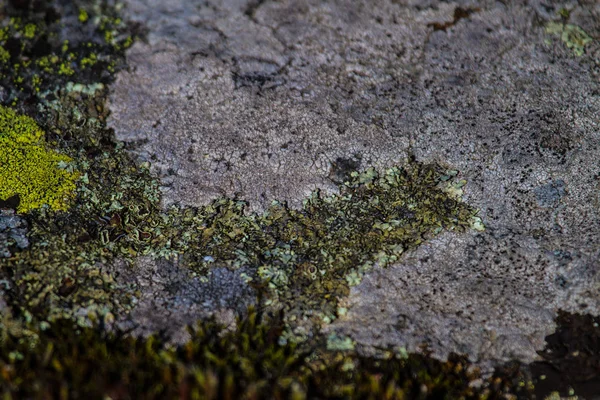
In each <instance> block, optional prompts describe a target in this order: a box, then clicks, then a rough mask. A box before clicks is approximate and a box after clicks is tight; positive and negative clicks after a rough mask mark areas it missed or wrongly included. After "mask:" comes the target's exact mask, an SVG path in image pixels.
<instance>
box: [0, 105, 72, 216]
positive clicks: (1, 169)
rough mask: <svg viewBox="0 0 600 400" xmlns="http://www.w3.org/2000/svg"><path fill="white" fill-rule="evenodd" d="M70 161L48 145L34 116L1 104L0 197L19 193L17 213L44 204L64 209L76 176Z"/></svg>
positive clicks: (2, 198)
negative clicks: (71, 168) (68, 166)
mask: <svg viewBox="0 0 600 400" xmlns="http://www.w3.org/2000/svg"><path fill="white" fill-rule="evenodd" d="M69 162H71V159H70V158H69V157H68V156H66V155H64V154H60V153H57V152H56V151H54V150H52V149H50V148H49V147H48V145H47V144H46V141H45V140H44V132H43V131H42V130H41V129H40V128H39V126H38V125H37V124H36V123H35V121H34V120H32V119H31V118H29V117H27V116H24V115H18V114H17V113H16V112H14V111H13V110H11V109H10V108H6V107H1V106H0V200H6V199H8V198H10V197H12V196H15V195H18V196H19V198H20V203H19V207H18V211H19V212H20V213H25V212H28V211H31V210H33V209H36V208H40V207H42V206H43V205H44V204H47V205H48V206H50V208H52V209H54V210H66V209H67V208H68V205H69V201H70V199H71V198H72V197H73V193H74V190H75V180H76V179H77V173H75V172H73V171H69V170H68V169H67V168H66V167H67V165H68V163H69Z"/></svg>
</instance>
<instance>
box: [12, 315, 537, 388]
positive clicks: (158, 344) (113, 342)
mask: <svg viewBox="0 0 600 400" xmlns="http://www.w3.org/2000/svg"><path fill="white" fill-rule="evenodd" d="M281 330H282V320H281V319H280V318H278V317H275V318H266V316H265V315H264V314H260V313H257V312H256V311H254V310H250V311H249V312H248V313H247V316H246V317H245V318H242V319H239V320H238V323H237V328H236V329H234V330H229V331H224V330H223V328H222V327H221V326H219V325H218V324H216V323H214V322H213V321H205V322H201V323H199V324H197V325H196V326H195V327H194V328H192V329H190V334H191V340H190V341H189V342H187V343H186V344H184V345H182V346H179V347H176V348H174V347H170V346H168V345H166V344H165V342H164V341H163V340H162V339H161V338H160V337H159V336H156V335H152V336H150V337H148V338H145V339H144V338H134V337H131V336H128V335H126V334H124V333H123V332H120V331H114V332H112V333H107V332H106V331H105V330H104V328H103V327H102V326H97V327H93V328H75V327H73V326H72V324H71V323H70V322H69V321H66V320H61V321H56V322H54V323H52V324H50V325H48V326H47V327H46V329H45V330H44V331H41V332H39V334H38V335H37V336H36V337H35V338H32V339H30V340H28V341H23V340H22V339H21V338H20V337H21V336H19V335H17V336H15V334H14V332H12V331H11V329H10V326H7V325H6V324H4V325H3V327H2V331H1V332H2V336H1V339H2V340H1V342H0V391H1V392H2V393H3V394H4V396H5V397H4V398H9V399H10V398H57V399H58V398H61V399H62V398H64V399H66V398H73V399H77V398H90V397H91V398H104V397H106V396H108V397H110V398H113V399H139V398H144V399H153V398H157V399H158V398H161V399H172V398H173V399H175V398H179V399H182V398H183V399H188V398H191V399H242V398H246V399H283V398H289V399H307V398H330V399H341V398H345V399H352V398H356V399H363V398H373V399H375V398H377V399H459V398H461V399H502V398H509V397H508V396H510V394H509V393H513V394H516V393H518V394H520V395H521V396H527V395H528V394H529V393H530V389H529V388H528V387H529V386H528V385H523V386H521V385H520V384H521V383H522V382H525V381H526V380H527V376H526V375H525V374H523V373H521V372H519V371H513V372H512V373H510V374H506V375H505V377H504V378H500V377H497V376H495V377H492V378H490V379H488V380H484V379H481V376H480V374H479V371H478V370H477V369H476V368H472V366H471V365H470V364H469V362H468V361H467V360H466V359H465V358H464V357H459V356H451V357H450V359H449V360H448V361H446V362H441V361H436V360H433V359H431V358H429V357H427V356H426V355H416V354H413V355H407V356H405V357H397V356H395V355H393V353H389V352H384V354H382V358H378V359H376V358H370V357H361V356H359V355H357V354H356V353H353V352H340V351H337V352H324V353H323V352H320V351H318V350H317V349H314V348H313V349H307V350H300V349H298V348H297V347H296V345H294V344H280V340H279V338H280V334H281Z"/></svg>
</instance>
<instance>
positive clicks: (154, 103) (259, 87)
mask: <svg viewBox="0 0 600 400" xmlns="http://www.w3.org/2000/svg"><path fill="white" fill-rule="evenodd" d="M126 3H127V5H128V11H127V12H128V13H129V16H130V17H131V18H132V19H134V20H137V21H139V22H142V23H143V24H145V25H146V26H147V27H148V29H149V34H148V38H147V41H146V42H143V43H142V42H140V43H136V44H135V45H134V46H133V47H132V48H131V49H130V50H129V53H128V57H129V63H130V70H129V71H126V72H122V73H121V74H120V75H119V77H118V80H117V82H116V84H115V85H114V86H113V87H112V94H111V99H110V108H111V110H112V117H111V119H110V125H111V126H112V127H113V128H114V129H115V132H116V135H117V138H118V139H120V140H123V141H125V142H128V143H129V144H130V148H132V151H134V152H135V153H136V154H137V155H138V156H139V157H140V159H141V160H148V161H151V162H152V163H153V165H154V171H155V172H156V173H157V174H158V175H159V176H160V177H161V179H162V182H163V190H164V194H165V203H166V204H168V203H173V202H180V203H183V204H190V205H198V204H204V203H206V202H207V201H209V200H210V199H212V198H214V197H216V196H221V195H227V196H232V195H237V196H239V197H241V198H244V199H247V200H249V201H250V202H251V205H252V206H253V207H254V208H255V209H261V208H264V206H265V205H267V204H268V203H269V202H270V201H271V200H272V199H279V200H288V201H289V202H290V204H292V205H293V206H298V205H299V204H300V203H301V200H302V199H303V198H304V197H305V196H306V195H307V194H308V193H309V192H310V190H311V189H313V188H314V187H320V188H323V189H326V190H335V185H334V182H335V181H336V180H338V179H339V174H338V171H337V170H336V168H337V166H339V165H342V164H351V165H355V166H358V167H360V168H363V167H367V166H377V167H382V166H387V165H392V164H394V163H399V162H403V161H404V160H406V159H407V158H408V157H409V156H411V155H414V156H415V157H416V159H417V160H421V161H425V162H439V163H442V164H444V165H448V166H449V167H451V168H455V169H458V170H460V171H461V175H462V177H463V178H464V179H466V180H467V181H468V185H467V186H466V189H465V196H464V199H465V201H467V202H468V203H469V204H471V205H473V206H474V207H477V208H479V209H480V210H481V214H480V215H481V217H482V218H483V220H484V223H485V224H486V227H487V229H486V231H485V232H482V233H477V232H467V233H465V234H454V233H445V234H443V235H441V236H439V237H438V238H436V239H434V240H432V241H430V242H428V243H426V244H425V245H423V246H421V247H420V248H418V249H417V250H416V251H414V252H412V253H410V254H407V255H406V257H405V258H403V259H402V261H401V262H400V263H398V265H395V266H393V267H390V268H388V269H385V270H375V271H373V272H372V273H371V274H369V275H368V276H367V277H366V278H365V279H364V281H363V282H362V283H361V284H360V285H359V286H357V287H355V288H353V290H352V293H351V295H350V296H349V297H348V298H347V299H344V303H345V304H347V305H348V306H349V307H350V310H349V312H348V314H347V315H346V316H345V317H344V318H342V319H340V320H338V321H336V322H335V323H334V324H333V325H331V326H329V327H328V328H327V329H330V330H335V331H336V332H338V333H340V334H347V335H350V336H351V337H352V338H353V339H355V340H356V341H357V344H358V345H359V347H360V348H363V349H364V350H365V351H368V350H369V348H372V346H387V345H393V346H407V347H408V348H409V350H414V349H416V348H417V347H418V345H419V344H421V343H426V344H428V345H429V346H430V348H431V349H432V350H434V354H436V355H438V356H439V357H445V356H446V355H447V354H448V353H449V352H451V351H455V352H461V353H467V354H469V355H470V357H471V358H472V359H473V360H477V361H479V362H481V363H482V364H486V363H488V362H498V361H503V360H507V359H509V358H513V357H516V358H519V359H521V360H523V361H530V360H533V359H534V358H535V357H536V353H535V351H536V350H538V349H540V348H541V347H542V346H543V339H544V336H545V335H547V334H549V333H550V332H552V330H553V328H554V325H553V318H554V315H555V312H556V310H557V309H559V308H562V309H565V310H569V311H585V312H591V313H594V314H598V313H599V312H600V301H599V300H600V295H599V286H600V281H599V278H598V270H599V268H600V262H599V261H598V252H599V249H598V243H599V242H600V224H599V221H600V219H599V217H600V215H599V213H600V209H599V207H600V197H599V196H600V191H599V190H598V189H599V188H598V185H599V176H600V163H598V159H600V149H599V148H598V144H599V140H600V130H599V121H600V108H599V107H600V85H599V75H600V65H599V63H600V46H599V44H598V41H597V40H596V41H592V42H591V43H589V44H587V45H586V47H585V52H584V55H583V56H582V57H576V56H575V55H574V53H573V51H572V50H571V49H570V48H569V47H568V46H567V45H566V43H564V42H563V41H561V39H560V38H558V37H556V36H553V35H551V34H549V33H548V32H547V31H546V29H545V27H546V24H547V23H548V22H549V21H551V20H554V21H560V18H561V17H560V16H559V15H558V14H557V12H558V11H559V9H561V8H562V7H565V8H566V9H569V10H571V12H570V16H569V21H568V23H569V24H574V25H577V26H580V27H581V28H582V29H583V30H584V31H585V32H587V34H588V35H590V36H591V37H596V38H597V37H599V36H600V22H599V21H600V5H599V4H598V3H597V2H593V1H588V2H586V1H583V2H581V1H580V2H564V3H563V2H552V4H546V3H545V2H541V1H519V2H503V1H483V2H478V3H477V4H476V5H475V4H474V3H471V2H468V1H458V2H437V1H427V2H422V1H393V0H379V1H367V0H364V1H357V0H352V1H350V0H347V1H328V2H325V1H307V0H299V1H291V0H289V1H278V2H275V1H259V2H252V1H250V2H247V1H234V0H231V1H219V2H217V1H213V2H211V1H193V0H188V1H183V0H179V1H169V2H163V1H159V0H127V1H126ZM186 301H187V300H186ZM192 301H193V300H192Z"/></svg>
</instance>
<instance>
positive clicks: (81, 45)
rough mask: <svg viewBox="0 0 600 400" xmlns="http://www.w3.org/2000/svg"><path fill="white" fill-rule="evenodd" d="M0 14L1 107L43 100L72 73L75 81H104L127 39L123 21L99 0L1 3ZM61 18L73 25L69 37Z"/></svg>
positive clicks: (116, 63)
mask: <svg viewBox="0 0 600 400" xmlns="http://www.w3.org/2000/svg"><path fill="white" fill-rule="evenodd" d="M2 12H3V13H4V15H6V14H8V15H11V18H4V19H2V20H0V48H1V49H3V51H0V83H1V84H2V85H3V86H4V87H5V88H6V89H7V93H6V96H5V98H4V99H3V103H4V104H5V105H8V104H20V102H19V101H26V102H27V103H29V104H31V103H32V102H37V101H40V100H43V98H44V97H45V96H47V95H49V93H50V92H52V91H53V90H54V89H56V88H57V87H60V86H62V85H64V84H66V83H67V82H68V80H69V79H71V78H72V77H75V76H76V77H77V79H78V80H79V81H80V82H81V83H93V82H96V81H97V80H101V81H102V83H107V81H108V79H109V78H110V74H107V73H106V71H108V70H112V71H115V70H116V69H117V68H118V66H119V65H121V64H120V63H121V60H122V57H121V55H120V54H121V53H122V51H123V50H124V48H126V46H129V45H130V44H131V41H132V39H131V37H130V36H129V35H128V34H127V29H128V27H127V25H126V24H125V23H124V22H123V21H121V20H120V19H119V18H117V17H116V8H115V6H114V5H113V4H111V2H108V1H104V0H99V1H93V2H89V1H82V0H78V1H73V2H65V3H64V4H61V5H60V7H55V4H53V2H40V3H39V4H38V5H37V6H36V8H35V9H31V10H21V9H18V8H16V9H15V8H13V7H12V6H11V5H10V4H7V5H3V6H2ZM65 21H67V23H68V24H69V25H71V26H73V25H74V24H77V28H76V29H73V30H72V31H70V33H69V40H63V39H62V38H64V35H63V34H62V30H63V29H64V27H65ZM9 61H10V62H9ZM34 77H35V79H33V78H34ZM15 100H19V101H15Z"/></svg>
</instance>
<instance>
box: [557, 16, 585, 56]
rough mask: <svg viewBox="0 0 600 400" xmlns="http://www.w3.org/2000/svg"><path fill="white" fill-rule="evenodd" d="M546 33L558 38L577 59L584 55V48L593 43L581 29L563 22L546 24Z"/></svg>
mask: <svg viewBox="0 0 600 400" xmlns="http://www.w3.org/2000/svg"><path fill="white" fill-rule="evenodd" d="M546 33H547V34H551V35H554V36H558V37H560V39H561V40H562V41H563V43H564V44H565V45H566V46H567V47H568V48H569V49H571V50H572V51H573V53H574V54H575V55H576V56H577V57H581V56H582V55H583V54H584V51H585V47H586V46H587V45H588V44H589V43H590V42H592V41H593V39H592V37H590V36H589V35H588V34H587V33H586V32H585V31H584V30H583V29H581V27H579V26H577V25H573V24H567V23H563V22H554V21H551V22H548V23H547V24H546Z"/></svg>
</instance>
